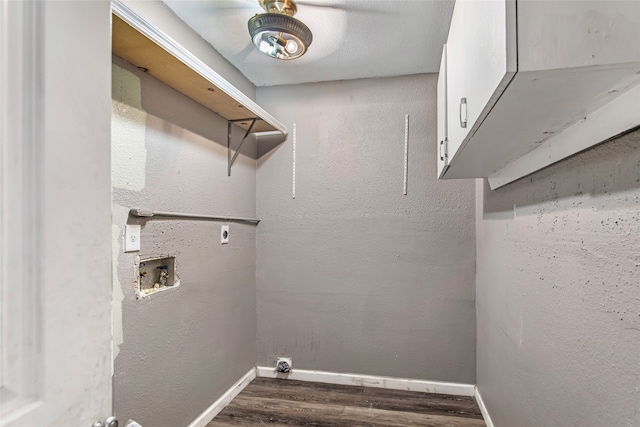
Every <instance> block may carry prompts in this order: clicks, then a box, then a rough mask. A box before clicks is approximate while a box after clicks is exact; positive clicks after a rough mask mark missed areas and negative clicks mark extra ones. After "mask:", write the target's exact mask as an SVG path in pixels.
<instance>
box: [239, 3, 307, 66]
mask: <svg viewBox="0 0 640 427" xmlns="http://www.w3.org/2000/svg"><path fill="white" fill-rule="evenodd" d="M260 5H261V6H262V7H263V8H264V10H265V11H267V13H262V14H259V15H255V16H253V17H252V18H251V19H249V23H248V25H249V34H250V35H251V41H252V42H253V44H254V45H255V46H256V47H257V48H258V49H259V50H260V52H262V53H264V54H265V55H267V56H270V57H272V58H276V59H283V60H291V59H296V58H300V57H301V56H302V55H304V54H305V53H306V52H307V49H308V48H309V46H310V45H311V42H312V41H313V34H312V33H311V30H310V29H309V27H307V26H306V25H305V24H304V23H303V22H302V21H300V20H298V19H295V18H294V17H293V14H295V12H296V10H297V9H296V5H295V3H294V2H293V1H292V0H284V1H283V0H260Z"/></svg>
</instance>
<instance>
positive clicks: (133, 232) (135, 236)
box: [124, 224, 140, 252]
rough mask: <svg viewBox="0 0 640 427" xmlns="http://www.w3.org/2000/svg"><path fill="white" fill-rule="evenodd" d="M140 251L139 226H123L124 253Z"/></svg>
mask: <svg viewBox="0 0 640 427" xmlns="http://www.w3.org/2000/svg"><path fill="white" fill-rule="evenodd" d="M139 250H140V226H139V225H129V224H127V225H125V226H124V251H125V252H136V251H139Z"/></svg>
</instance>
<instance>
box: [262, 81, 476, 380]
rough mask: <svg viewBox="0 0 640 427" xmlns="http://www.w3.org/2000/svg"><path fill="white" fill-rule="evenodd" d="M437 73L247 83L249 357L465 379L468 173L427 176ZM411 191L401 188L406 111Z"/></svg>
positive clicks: (471, 327)
mask: <svg viewBox="0 0 640 427" xmlns="http://www.w3.org/2000/svg"><path fill="white" fill-rule="evenodd" d="M436 78H437V77H436V76H435V75H416V76H408V77H400V78H387V79H371V80H356V81H344V82H332V83H319V84H306V85H296V86H281V87H270V88H258V91H257V100H258V103H259V104H261V105H262V106H264V107H265V108H266V109H267V110H268V111H269V112H271V113H272V114H274V115H275V117H278V119H279V120H281V121H282V122H283V123H284V124H285V125H286V126H287V127H288V128H289V130H290V131H292V129H293V123H296V124H297V178H296V182H297V196H296V199H295V200H292V198H291V181H292V138H291V137H290V138H289V140H288V141H287V142H285V143H284V144H283V145H281V146H280V147H278V148H276V149H274V150H272V151H271V152H270V153H268V154H267V155H265V156H264V157H262V158H261V159H260V160H259V161H258V173H257V194H258V201H257V208H258V214H259V216H260V217H261V218H262V220H263V221H262V222H261V223H260V226H259V228H258V235H257V284H256V286H257V310H258V350H257V362H258V364H259V365H268V366H274V365H275V357H276V356H277V355H287V356H292V357H293V365H294V368H296V367H297V368H301V369H302V368H305V369H317V370H329V371H337V372H351V373H361V374H375V375H387V376H396V377H409V378H423V379H429V380H444V381H459V382H468V383H475V332H476V331H475V309H474V305H475V301H474V295H475V290H474V277H475V244H474V239H475V231H474V216H475V212H474V197H475V194H474V183H473V182H471V181H466V182H437V181H436V158H435V155H436V152H435V149H434V147H435V139H436V135H435V133H436V115H435V99H436ZM407 113H408V114H410V116H411V127H410V128H411V131H410V149H409V151H410V158H409V194H408V195H407V196H404V195H403V194H402V187H403V155H404V116H405V114H407Z"/></svg>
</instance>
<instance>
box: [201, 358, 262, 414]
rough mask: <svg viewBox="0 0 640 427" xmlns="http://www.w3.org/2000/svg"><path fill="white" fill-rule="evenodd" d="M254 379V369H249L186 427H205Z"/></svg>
mask: <svg viewBox="0 0 640 427" xmlns="http://www.w3.org/2000/svg"><path fill="white" fill-rule="evenodd" d="M255 377H256V369H255V368H251V370H250V371H249V372H247V373H246V374H245V375H244V376H243V377H242V378H240V379H239V380H238V382H236V383H235V384H234V385H232V386H231V388H229V390H227V391H226V392H224V394H223V395H222V396H220V398H219V399H218V400H216V401H215V402H213V404H211V406H209V407H208V408H207V409H205V410H204V412H203V413H202V414H200V415H199V416H198V418H196V419H195V420H193V421H192V422H191V424H189V426H188V427H205V426H206V425H207V424H209V423H210V422H211V420H213V419H214V418H215V416H216V415H218V414H219V413H220V412H221V411H222V410H223V409H224V408H225V407H226V406H227V405H228V404H229V403H231V401H232V400H233V399H235V397H236V396H237V395H238V394H240V392H241V391H242V390H244V389H245V387H246V386H248V385H249V383H251V381H253V379H254V378H255Z"/></svg>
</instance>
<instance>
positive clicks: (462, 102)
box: [460, 98, 467, 128]
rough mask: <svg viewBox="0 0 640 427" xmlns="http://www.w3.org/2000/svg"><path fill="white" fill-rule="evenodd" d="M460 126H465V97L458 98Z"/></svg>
mask: <svg viewBox="0 0 640 427" xmlns="http://www.w3.org/2000/svg"><path fill="white" fill-rule="evenodd" d="M460 127H461V128H466V127H467V98H461V99H460Z"/></svg>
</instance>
